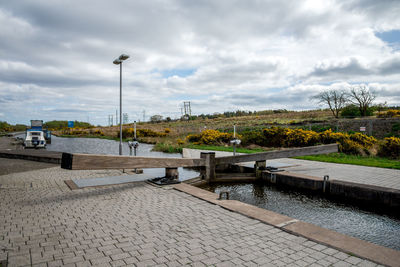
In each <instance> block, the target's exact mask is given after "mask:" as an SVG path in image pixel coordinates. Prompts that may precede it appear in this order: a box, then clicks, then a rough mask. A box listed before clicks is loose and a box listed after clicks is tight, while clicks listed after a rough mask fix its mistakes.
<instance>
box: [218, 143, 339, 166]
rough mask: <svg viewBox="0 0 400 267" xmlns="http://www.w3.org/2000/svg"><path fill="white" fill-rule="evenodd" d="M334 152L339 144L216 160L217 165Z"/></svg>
mask: <svg viewBox="0 0 400 267" xmlns="http://www.w3.org/2000/svg"><path fill="white" fill-rule="evenodd" d="M334 152H338V145H337V144H329V145H320V146H309V147H301V148H292V149H285V150H279V151H268V152H262V153H254V154H246V155H238V156H229V157H219V158H215V162H216V165H220V164H234V163H239V162H249V161H262V160H268V159H278V158H290V157H297V156H305V155H316V154H327V153H334Z"/></svg>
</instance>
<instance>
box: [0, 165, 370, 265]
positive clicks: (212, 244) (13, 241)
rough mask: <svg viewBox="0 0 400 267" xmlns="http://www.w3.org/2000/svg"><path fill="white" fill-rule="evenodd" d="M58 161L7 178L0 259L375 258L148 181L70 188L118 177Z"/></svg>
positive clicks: (216, 261) (272, 261) (1, 194)
mask: <svg viewBox="0 0 400 267" xmlns="http://www.w3.org/2000/svg"><path fill="white" fill-rule="evenodd" d="M118 173H119V172H118V171H68V170H62V169H60V168H59V167H55V168H48V169H43V170H36V171H30V172H22V173H15V174H8V175H2V176H0V185H1V186H0V214H1V216H0V261H3V260H8V263H9V266H31V265H33V266H61V265H64V266H91V265H95V266H123V265H128V266H153V265H157V266H182V265H191V266H236V265H242V266H351V265H357V266H376V265H375V264H374V263H372V262H369V261H366V260H362V259H360V258H357V257H354V256H350V255H348V254H346V253H343V252H340V251H338V250H335V249H332V248H329V247H326V246H324V245H321V244H317V243H315V242H312V241H309V240H307V239H305V238H302V237H298V236H295V235H292V234H289V233H286V232H283V231H282V230H280V229H277V228H274V227H272V226H270V225H267V224H264V223H261V222H259V221H257V220H254V219H250V218H248V217H245V216H242V215H240V214H237V213H234V212H230V211H228V210H225V209H222V208H221V207H219V206H217V205H213V204H210V203H208V202H205V201H203V200H200V199H197V198H195V197H192V196H190V195H187V194H185V193H182V192H179V191H177V190H174V189H172V188H170V187H164V188H158V187H154V186H151V185H148V184H146V183H144V182H139V183H131V184H125V185H118V186H107V187H101V188H99V187H98V188H86V189H79V190H74V191H70V190H69V189H68V188H67V186H66V185H65V184H64V182H63V180H65V179H76V178H79V177H80V178H82V179H84V178H88V177H100V176H113V175H118Z"/></svg>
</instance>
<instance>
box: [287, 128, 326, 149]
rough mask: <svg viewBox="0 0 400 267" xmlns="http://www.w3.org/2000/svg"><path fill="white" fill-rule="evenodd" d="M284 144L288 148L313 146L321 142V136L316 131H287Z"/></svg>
mask: <svg viewBox="0 0 400 267" xmlns="http://www.w3.org/2000/svg"><path fill="white" fill-rule="evenodd" d="M285 130H286V133H285V134H286V136H285V140H284V144H285V146H287V147H302V146H313V145H315V144H317V143H318V142H319V138H318V137H319V136H318V134H317V133H316V132H314V131H306V130H303V129H285Z"/></svg>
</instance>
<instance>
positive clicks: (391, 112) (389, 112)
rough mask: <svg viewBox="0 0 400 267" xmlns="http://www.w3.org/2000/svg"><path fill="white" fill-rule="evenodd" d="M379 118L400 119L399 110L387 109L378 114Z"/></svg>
mask: <svg viewBox="0 0 400 267" xmlns="http://www.w3.org/2000/svg"><path fill="white" fill-rule="evenodd" d="M378 117H380V118H392V117H400V110H397V109H389V110H387V111H386V112H380V113H379V114H378Z"/></svg>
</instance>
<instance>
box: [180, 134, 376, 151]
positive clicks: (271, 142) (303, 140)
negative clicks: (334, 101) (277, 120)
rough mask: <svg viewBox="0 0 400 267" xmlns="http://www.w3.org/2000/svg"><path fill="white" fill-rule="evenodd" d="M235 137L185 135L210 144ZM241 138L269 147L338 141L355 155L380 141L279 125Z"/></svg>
mask: <svg viewBox="0 0 400 267" xmlns="http://www.w3.org/2000/svg"><path fill="white" fill-rule="evenodd" d="M240 138H241V137H240ZM232 139H233V136H232V134H230V133H221V132H219V131H216V130H205V131H203V132H202V133H201V134H191V135H188V136H187V137H186V140H187V141H189V142H192V143H195V144H207V145H208V144H218V143H228V142H229V140H232ZM241 139H242V138H241ZM242 141H243V142H242V144H243V145H250V144H256V145H260V146H269V147H304V146H314V145H317V144H332V143H338V144H339V151H340V152H343V153H347V154H356V155H358V154H365V153H367V154H368V153H369V149H371V148H372V147H373V146H374V145H375V144H376V143H377V142H378V141H377V140H376V139H375V138H374V137H372V136H368V135H365V134H361V133H354V134H347V133H335V132H332V130H331V129H329V130H326V131H324V132H322V133H317V132H315V131H308V130H303V129H289V128H280V127H271V128H268V129H263V130H262V132H260V131H247V132H244V133H243V139H242Z"/></svg>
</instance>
